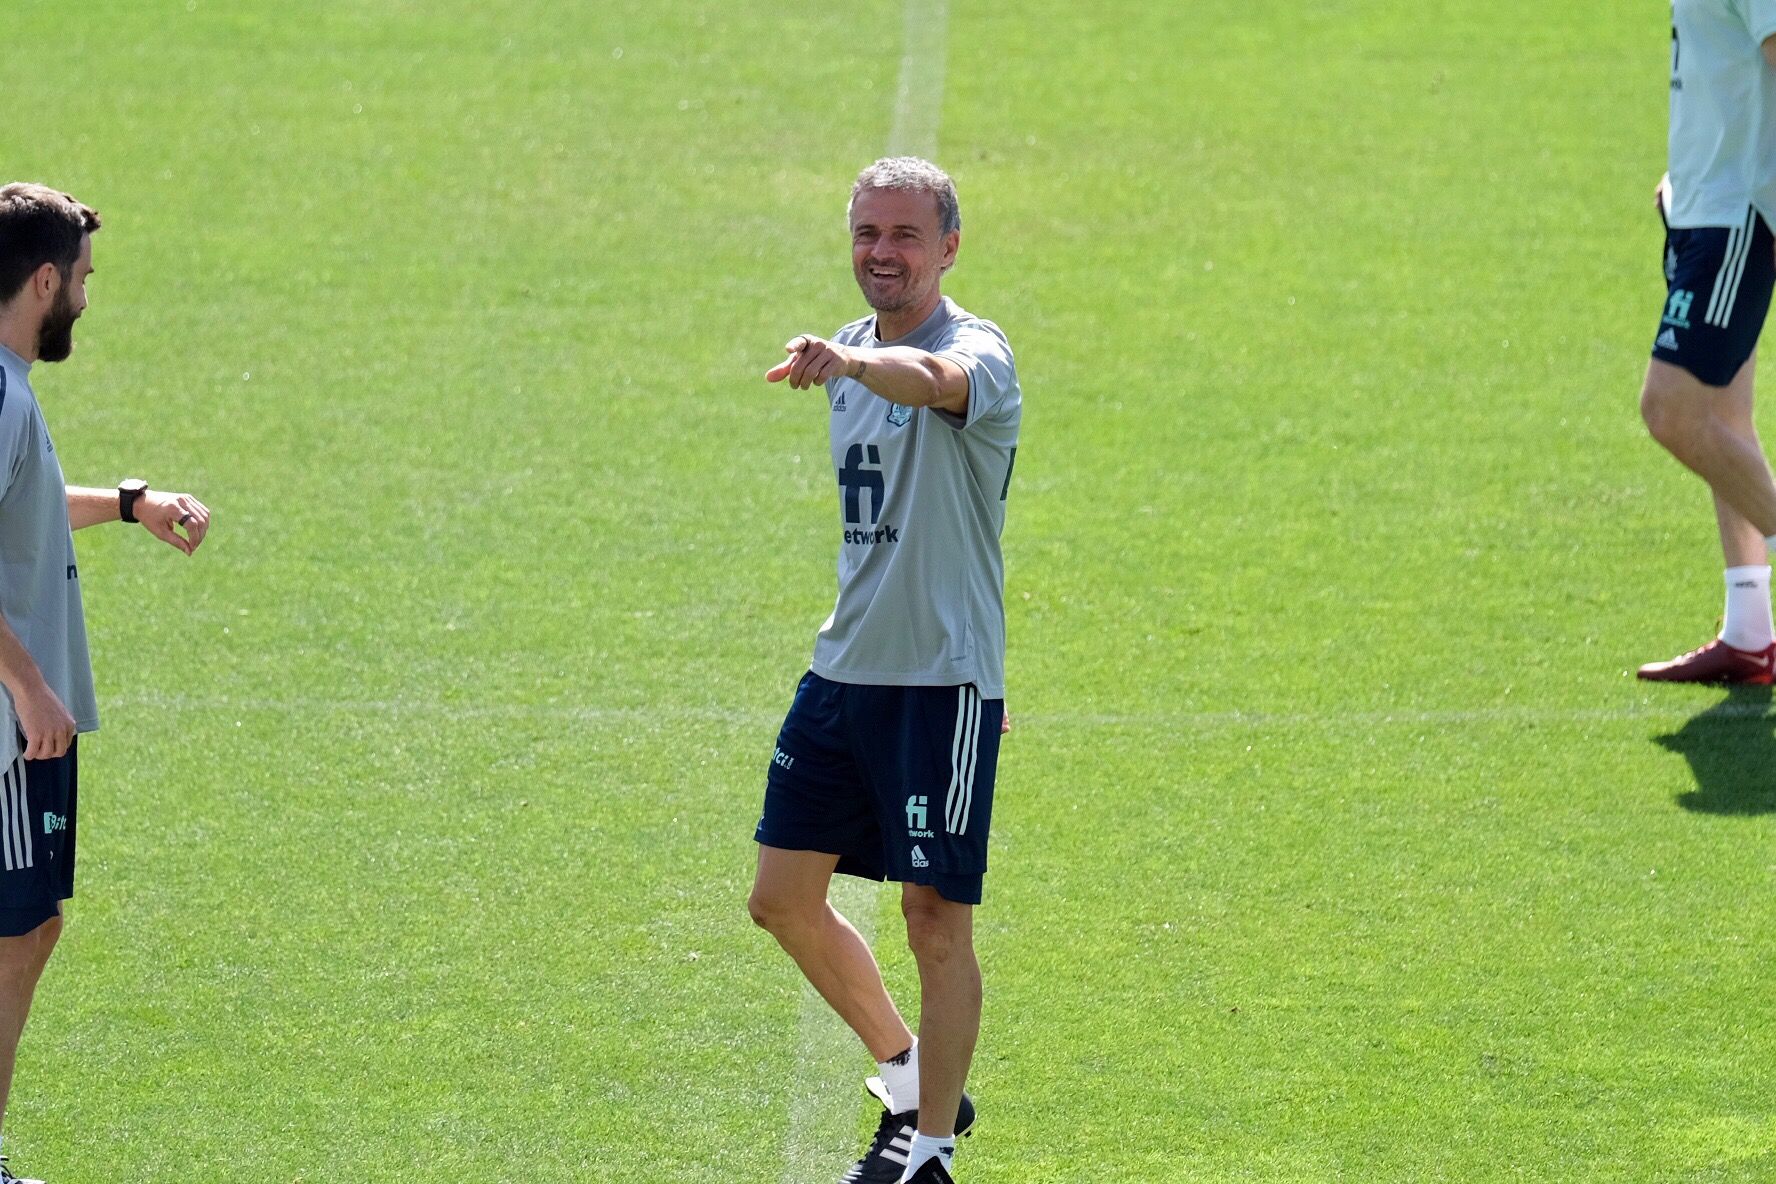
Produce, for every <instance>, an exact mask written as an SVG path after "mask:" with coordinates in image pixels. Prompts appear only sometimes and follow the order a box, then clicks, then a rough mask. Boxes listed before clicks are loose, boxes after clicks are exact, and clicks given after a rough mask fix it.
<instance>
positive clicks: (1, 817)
mask: <svg viewBox="0 0 1776 1184" xmlns="http://www.w3.org/2000/svg"><path fill="white" fill-rule="evenodd" d="M16 767H17V766H16V765H9V766H8V767H7V769H6V772H5V773H4V774H0V853H3V854H4V855H5V856H6V870H7V871H12V870H13V869H14V866H15V864H16V862H17V861H16V860H14V859H13V857H12V771H13V769H14V768H16Z"/></svg>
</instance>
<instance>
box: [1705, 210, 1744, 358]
mask: <svg viewBox="0 0 1776 1184" xmlns="http://www.w3.org/2000/svg"><path fill="white" fill-rule="evenodd" d="M1756 228H1757V211H1756V210H1755V209H1753V210H1751V211H1749V212H1748V213H1747V214H1746V218H1745V225H1744V226H1739V227H1734V228H1733V229H1731V230H1729V231H1728V232H1727V250H1726V254H1725V257H1724V258H1722V259H1721V268H1720V274H1718V275H1716V276H1715V277H1714V294H1713V295H1711V296H1710V297H1709V298H1708V315H1707V316H1705V317H1703V318H1702V319H1703V320H1704V321H1706V322H1707V323H1708V324H1710V325H1713V326H1715V327H1716V328H1720V329H1725V328H1726V327H1727V326H1728V325H1730V324H1732V322H1733V306H1734V305H1735V304H1737V303H1738V302H1739V281H1740V280H1741V279H1743V278H1745V260H1746V258H1747V257H1748V256H1749V255H1750V254H1751V241H1752V239H1753V238H1755V237H1756V235H1755V234H1754V233H1753V231H1754V230H1756Z"/></svg>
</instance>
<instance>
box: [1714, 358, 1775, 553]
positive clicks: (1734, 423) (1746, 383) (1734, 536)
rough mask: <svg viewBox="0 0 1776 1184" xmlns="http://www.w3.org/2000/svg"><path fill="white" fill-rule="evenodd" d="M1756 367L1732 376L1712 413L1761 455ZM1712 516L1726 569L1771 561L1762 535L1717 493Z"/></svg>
mask: <svg viewBox="0 0 1776 1184" xmlns="http://www.w3.org/2000/svg"><path fill="white" fill-rule="evenodd" d="M1755 368H1756V359H1755V358H1754V359H1753V360H1752V362H1750V363H1747V364H1746V365H1745V366H1744V367H1743V368H1742V369H1741V370H1740V371H1739V373H1738V374H1737V375H1736V376H1734V378H1733V382H1732V385H1730V386H1728V387H1727V388H1726V389H1725V390H1723V391H1720V392H1719V393H1718V394H1716V395H1715V396H1714V411H1715V416H1716V418H1717V419H1719V420H1720V422H1721V424H1722V426H1723V427H1725V428H1726V429H1727V430H1728V431H1730V432H1732V433H1733V434H1734V435H1736V436H1738V437H1740V438H1741V439H1743V440H1745V441H1747V442H1749V443H1750V444H1751V445H1752V447H1754V448H1756V449H1757V450H1758V452H1759V454H1760V455H1761V454H1762V453H1763V447H1764V446H1763V444H1762V443H1761V442H1759V440H1758V434H1757V424H1756V423H1755V422H1753V419H1752V411H1751V406H1752V404H1751V393H1752V378H1753V372H1754V370H1755ZM1714 517H1715V521H1716V522H1718V523H1719V524H1720V538H1721V554H1722V555H1723V556H1725V558H1726V561H1727V566H1728V567H1762V566H1763V565H1764V564H1766V563H1768V562H1770V552H1769V548H1768V547H1767V546H1766V544H1765V543H1764V536H1763V535H1761V534H1759V533H1758V528H1757V527H1755V526H1753V525H1752V524H1751V522H1750V520H1749V519H1747V518H1746V517H1745V516H1744V515H1743V514H1741V513H1739V511H1737V510H1735V509H1733V507H1732V506H1730V505H1728V504H1727V503H1726V502H1724V501H1722V500H1721V497H1720V495H1719V494H1715V496H1714Z"/></svg>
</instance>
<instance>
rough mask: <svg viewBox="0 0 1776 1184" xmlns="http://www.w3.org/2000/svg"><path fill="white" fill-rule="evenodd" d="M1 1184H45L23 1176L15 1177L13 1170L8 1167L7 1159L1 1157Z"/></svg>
mask: <svg viewBox="0 0 1776 1184" xmlns="http://www.w3.org/2000/svg"><path fill="white" fill-rule="evenodd" d="M0 1184H43V1181H41V1180H27V1179H25V1178H24V1177H23V1176H15V1175H13V1174H12V1169H11V1168H9V1167H7V1166H6V1157H5V1156H4V1155H0Z"/></svg>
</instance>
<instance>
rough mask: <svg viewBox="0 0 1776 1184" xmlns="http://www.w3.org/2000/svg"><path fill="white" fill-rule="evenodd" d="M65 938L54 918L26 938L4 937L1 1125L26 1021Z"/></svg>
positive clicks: (0, 962) (0, 963) (0, 960)
mask: <svg viewBox="0 0 1776 1184" xmlns="http://www.w3.org/2000/svg"><path fill="white" fill-rule="evenodd" d="M61 935H62V918H61V917H60V916H55V917H51V918H50V919H49V920H47V921H45V922H44V923H43V924H41V925H39V926H38V927H37V928H35V929H33V930H32V931H31V932H29V933H27V934H25V935H24V936H23V937H0V1122H4V1120H5V1115H6V1100H7V1098H8V1096H9V1095H10V1094H11V1093H12V1066H13V1062H14V1061H15V1060H16V1059H17V1057H18V1046H19V1038H20V1037H21V1036H23V1035H24V1034H25V1018H26V1017H27V1016H29V1015H30V1014H31V999H32V996H34V995H35V994H36V992H37V982H38V980H39V979H41V978H42V977H43V968H44V967H45V966H46V965H48V964H49V955H50V952H51V951H53V950H54V949H55V944H56V939H57V938H59V937H60V936H61Z"/></svg>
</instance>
